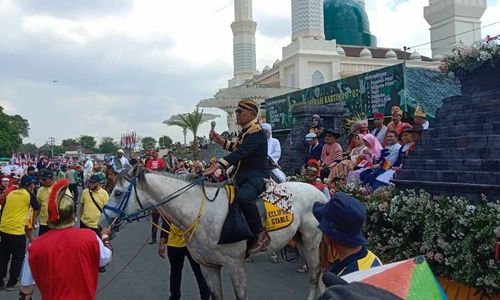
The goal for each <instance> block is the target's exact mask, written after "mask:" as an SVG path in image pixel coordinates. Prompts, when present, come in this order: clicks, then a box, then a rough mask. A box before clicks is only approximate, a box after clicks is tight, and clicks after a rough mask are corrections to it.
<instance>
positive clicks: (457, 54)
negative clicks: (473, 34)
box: [439, 35, 500, 76]
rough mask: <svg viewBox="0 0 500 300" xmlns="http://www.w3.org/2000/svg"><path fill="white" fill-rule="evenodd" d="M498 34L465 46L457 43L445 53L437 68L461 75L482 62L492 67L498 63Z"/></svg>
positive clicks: (475, 68)
mask: <svg viewBox="0 0 500 300" xmlns="http://www.w3.org/2000/svg"><path fill="white" fill-rule="evenodd" d="M499 60H500V35H497V36H494V37H490V36H487V37H486V38H485V39H484V40H481V41H479V42H475V43H473V44H472V46H470V47H467V46H464V45H463V44H461V43H460V44H457V45H456V46H455V47H454V48H453V50H452V51H451V53H450V54H448V55H445V57H444V58H443V60H442V64H441V65H440V66H439V69H440V70H441V71H442V72H443V73H453V74H455V75H457V76H461V75H464V74H467V73H470V72H473V71H475V70H477V69H479V68H480V67H481V66H483V65H484V64H490V65H491V66H492V67H495V65H499V64H500V61H499Z"/></svg>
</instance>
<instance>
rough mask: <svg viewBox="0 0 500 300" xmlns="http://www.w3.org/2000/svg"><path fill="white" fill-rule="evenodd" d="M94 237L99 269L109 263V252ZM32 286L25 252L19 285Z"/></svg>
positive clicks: (100, 241) (31, 276) (99, 240)
mask: <svg viewBox="0 0 500 300" xmlns="http://www.w3.org/2000/svg"><path fill="white" fill-rule="evenodd" d="M95 237H96V238H97V241H98V242H99V267H104V266H105V265H107V264H109V262H110V261H111V250H109V249H108V248H106V247H105V246H104V244H103V243H102V240H101V239H100V238H99V237H98V236H97V234H96V235H95ZM34 284H35V279H34V278H33V274H31V268H30V264H29V261H28V251H26V255H25V256H24V263H23V270H22V275H21V285H22V286H29V285H34Z"/></svg>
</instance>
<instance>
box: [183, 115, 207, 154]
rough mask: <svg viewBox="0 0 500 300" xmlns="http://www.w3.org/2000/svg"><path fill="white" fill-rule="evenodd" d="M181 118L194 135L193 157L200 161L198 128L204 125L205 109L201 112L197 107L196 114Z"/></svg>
mask: <svg viewBox="0 0 500 300" xmlns="http://www.w3.org/2000/svg"><path fill="white" fill-rule="evenodd" d="M179 118H180V119H181V120H182V122H184V124H185V126H186V128H187V129H189V130H190V131H191V132H192V133H193V157H194V159H198V156H199V153H198V144H197V142H196V140H197V139H196V138H197V137H198V136H197V134H198V128H199V127H200V125H201V123H203V109H202V110H201V112H200V111H199V109H198V107H196V110H195V111H194V112H192V113H187V114H182V115H179Z"/></svg>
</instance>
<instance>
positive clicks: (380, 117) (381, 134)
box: [372, 112, 387, 146]
mask: <svg viewBox="0 0 500 300" xmlns="http://www.w3.org/2000/svg"><path fill="white" fill-rule="evenodd" d="M373 123H374V124H375V128H374V129H373V130H372V135H374V136H375V137H377V139H378V141H379V143H380V144H381V145H382V146H383V145H384V142H385V134H386V133H387V126H385V125H384V114H383V113H381V112H376V113H374V114H373Z"/></svg>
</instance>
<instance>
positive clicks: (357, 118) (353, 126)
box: [345, 113, 368, 135]
mask: <svg viewBox="0 0 500 300" xmlns="http://www.w3.org/2000/svg"><path fill="white" fill-rule="evenodd" d="M345 128H346V132H347V133H348V135H352V134H354V133H356V132H360V131H363V130H365V131H366V130H368V118H367V117H366V115H365V114H364V113H356V114H354V115H352V116H351V117H349V118H346V120H345Z"/></svg>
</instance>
